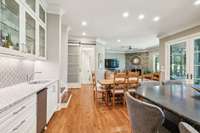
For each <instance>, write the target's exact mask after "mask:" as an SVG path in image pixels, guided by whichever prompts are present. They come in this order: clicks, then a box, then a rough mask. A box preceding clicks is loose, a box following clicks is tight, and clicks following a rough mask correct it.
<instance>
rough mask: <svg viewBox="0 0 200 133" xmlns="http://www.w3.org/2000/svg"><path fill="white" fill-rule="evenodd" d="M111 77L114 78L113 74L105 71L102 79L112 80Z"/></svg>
mask: <svg viewBox="0 0 200 133" xmlns="http://www.w3.org/2000/svg"><path fill="white" fill-rule="evenodd" d="M113 77H114V74H113V72H110V71H105V73H104V79H113Z"/></svg>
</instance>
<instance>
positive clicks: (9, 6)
mask: <svg viewBox="0 0 200 133" xmlns="http://www.w3.org/2000/svg"><path fill="white" fill-rule="evenodd" d="M8 42H9V43H8ZM0 47H6V48H10V49H14V50H19V4H18V3H17V2H16V1H15V0H3V1H1V2H0Z"/></svg>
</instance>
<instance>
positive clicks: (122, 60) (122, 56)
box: [105, 52, 126, 70]
mask: <svg viewBox="0 0 200 133" xmlns="http://www.w3.org/2000/svg"><path fill="white" fill-rule="evenodd" d="M105 58H106V59H117V60H118V61H119V68H117V69H119V70H125V68H126V57H125V54H124V53H108V52H106V57H105Z"/></svg>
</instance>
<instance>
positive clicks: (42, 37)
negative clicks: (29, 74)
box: [39, 26, 46, 57]
mask: <svg viewBox="0 0 200 133" xmlns="http://www.w3.org/2000/svg"><path fill="white" fill-rule="evenodd" d="M39 35H40V42H39V56H40V57H45V52H46V50H45V30H44V28H42V27H41V26H40V32H39Z"/></svg>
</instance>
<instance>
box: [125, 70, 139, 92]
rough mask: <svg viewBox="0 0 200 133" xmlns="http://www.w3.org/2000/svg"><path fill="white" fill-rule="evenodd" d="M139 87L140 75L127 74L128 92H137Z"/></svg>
mask: <svg viewBox="0 0 200 133" xmlns="http://www.w3.org/2000/svg"><path fill="white" fill-rule="evenodd" d="M138 86H139V73H138V72H127V91H128V92H135V90H136V89H137V87H138Z"/></svg>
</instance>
